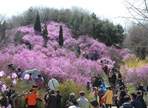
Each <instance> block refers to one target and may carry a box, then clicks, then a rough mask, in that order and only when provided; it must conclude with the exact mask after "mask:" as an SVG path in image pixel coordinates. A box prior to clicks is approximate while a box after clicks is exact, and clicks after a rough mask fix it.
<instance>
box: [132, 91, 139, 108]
mask: <svg viewBox="0 0 148 108" xmlns="http://www.w3.org/2000/svg"><path fill="white" fill-rule="evenodd" d="M131 98H132V101H131V105H132V106H133V107H134V108H142V107H141V106H142V104H141V102H140V101H139V100H137V99H136V98H137V95H136V94H135V93H131Z"/></svg>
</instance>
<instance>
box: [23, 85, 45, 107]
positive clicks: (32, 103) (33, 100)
mask: <svg viewBox="0 0 148 108" xmlns="http://www.w3.org/2000/svg"><path fill="white" fill-rule="evenodd" d="M36 88H37V86H35V85H34V86H33V87H32V89H31V90H30V92H29V94H28V95H26V96H25V102H26V107H28V108H37V100H39V101H42V102H44V101H43V100H42V99H40V98H39V96H38V93H37V92H36Z"/></svg>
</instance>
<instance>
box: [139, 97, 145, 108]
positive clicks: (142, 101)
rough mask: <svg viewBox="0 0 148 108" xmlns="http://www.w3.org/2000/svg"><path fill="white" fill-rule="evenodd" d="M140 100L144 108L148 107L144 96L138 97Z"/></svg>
mask: <svg viewBox="0 0 148 108" xmlns="http://www.w3.org/2000/svg"><path fill="white" fill-rule="evenodd" d="M137 99H138V100H140V102H141V104H142V108H147V106H146V104H145V101H144V99H143V98H142V96H139V97H137Z"/></svg>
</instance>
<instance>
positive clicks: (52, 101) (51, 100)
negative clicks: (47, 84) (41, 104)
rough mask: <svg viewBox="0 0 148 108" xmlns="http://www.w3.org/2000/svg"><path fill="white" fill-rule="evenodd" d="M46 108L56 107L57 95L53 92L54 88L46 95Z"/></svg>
mask: <svg viewBox="0 0 148 108" xmlns="http://www.w3.org/2000/svg"><path fill="white" fill-rule="evenodd" d="M46 102H47V104H46V108H56V104H57V96H56V94H55V93H54V90H51V92H50V95H49V96H47V97H46Z"/></svg>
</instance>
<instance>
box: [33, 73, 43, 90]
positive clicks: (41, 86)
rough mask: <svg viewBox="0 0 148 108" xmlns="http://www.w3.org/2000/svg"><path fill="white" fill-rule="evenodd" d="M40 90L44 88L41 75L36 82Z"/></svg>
mask: <svg viewBox="0 0 148 108" xmlns="http://www.w3.org/2000/svg"><path fill="white" fill-rule="evenodd" d="M35 82H36V85H37V87H38V88H40V89H41V88H43V78H42V76H41V75H38V78H37V79H36V80H35Z"/></svg>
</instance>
